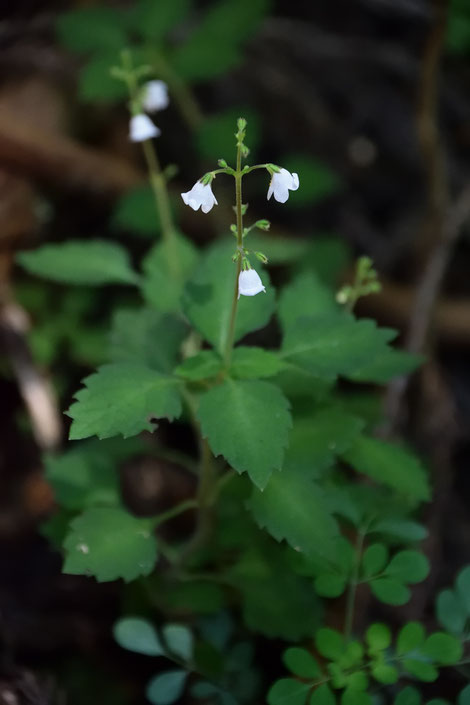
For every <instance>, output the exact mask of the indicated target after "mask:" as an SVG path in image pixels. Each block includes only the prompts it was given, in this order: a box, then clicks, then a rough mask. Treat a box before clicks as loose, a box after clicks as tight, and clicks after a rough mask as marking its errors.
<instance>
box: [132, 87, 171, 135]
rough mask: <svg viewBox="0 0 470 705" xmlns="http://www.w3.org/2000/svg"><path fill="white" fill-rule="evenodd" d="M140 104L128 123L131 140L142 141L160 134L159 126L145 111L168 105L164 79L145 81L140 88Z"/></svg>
mask: <svg viewBox="0 0 470 705" xmlns="http://www.w3.org/2000/svg"><path fill="white" fill-rule="evenodd" d="M140 104H141V109H142V111H141V112H138V113H136V114H135V115H133V116H132V117H131V121H130V125H129V139H130V140H131V142H144V141H145V140H149V139H152V138H153V137H158V136H159V135H160V134H161V131H160V130H159V128H158V127H157V126H156V125H155V124H154V122H153V121H152V120H151V119H150V118H149V116H148V115H146V112H149V113H153V112H157V111H158V110H164V109H165V108H167V107H168V104H169V98H168V86H167V85H166V83H165V82H164V81H149V82H148V83H146V84H145V86H144V87H143V90H142V95H141V100H140ZM144 111H146V112H144Z"/></svg>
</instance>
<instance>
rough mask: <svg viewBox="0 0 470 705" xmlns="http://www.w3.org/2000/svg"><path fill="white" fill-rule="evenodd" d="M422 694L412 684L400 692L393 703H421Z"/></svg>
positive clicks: (415, 704) (418, 704)
mask: <svg viewBox="0 0 470 705" xmlns="http://www.w3.org/2000/svg"><path fill="white" fill-rule="evenodd" d="M420 703H421V694H420V692H419V691H418V690H417V689H416V688H414V687H413V686H412V685H408V686H407V687H406V688H403V689H402V690H400V692H399V693H398V695H397V697H396V698H395V701H394V703H393V705H420Z"/></svg>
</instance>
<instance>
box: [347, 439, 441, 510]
mask: <svg viewBox="0 0 470 705" xmlns="http://www.w3.org/2000/svg"><path fill="white" fill-rule="evenodd" d="M344 457H345V460H346V461H347V462H348V463H350V464H351V465H352V466H353V468H355V469H356V470H357V471H358V472H361V473H364V474H365V475H368V476H369V477H371V478H372V479H373V480H376V481H377V482H381V483H383V484H384V485H387V486H388V487H392V488H393V489H395V490H397V492H400V493H402V494H404V495H407V496H408V497H409V498H410V499H411V500H415V501H426V500H429V497H430V489H429V482H428V478H427V474H426V471H425V469H424V468H423V466H422V465H421V463H420V462H419V460H418V459H417V458H416V457H415V456H414V455H412V454H411V453H410V452H409V451H408V450H406V449H405V448H401V447H400V446H398V445H396V444H393V443H386V442H385V441H381V440H378V439H377V438H368V437H366V436H359V437H358V438H357V439H356V441H355V442H354V444H353V446H352V448H350V449H349V450H348V451H347V452H346V453H345V456H344Z"/></svg>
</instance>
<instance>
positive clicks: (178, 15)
mask: <svg viewBox="0 0 470 705" xmlns="http://www.w3.org/2000/svg"><path fill="white" fill-rule="evenodd" d="M190 7H191V2H190V0H172V2H155V1H154V0H139V1H138V2H137V3H136V7H135V10H134V13H133V17H132V19H133V24H134V26H135V28H136V29H137V30H138V31H139V32H141V33H142V34H143V36H144V37H146V38H148V39H150V40H151V41H152V42H156V41H159V40H161V39H162V38H163V37H164V36H165V35H166V34H167V32H169V30H171V29H173V27H174V26H175V25H177V24H179V23H180V22H181V21H182V20H184V18H185V16H186V14H187V13H188V11H189V10H190Z"/></svg>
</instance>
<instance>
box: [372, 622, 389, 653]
mask: <svg viewBox="0 0 470 705" xmlns="http://www.w3.org/2000/svg"><path fill="white" fill-rule="evenodd" d="M366 641H367V643H368V644H369V648H370V650H371V652H374V651H384V650H385V649H388V647H389V646H390V644H391V643H392V634H391V632H390V629H389V628H388V627H387V625H386V624H379V623H377V624H371V625H370V627H369V628H368V630H367V631H366Z"/></svg>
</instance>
